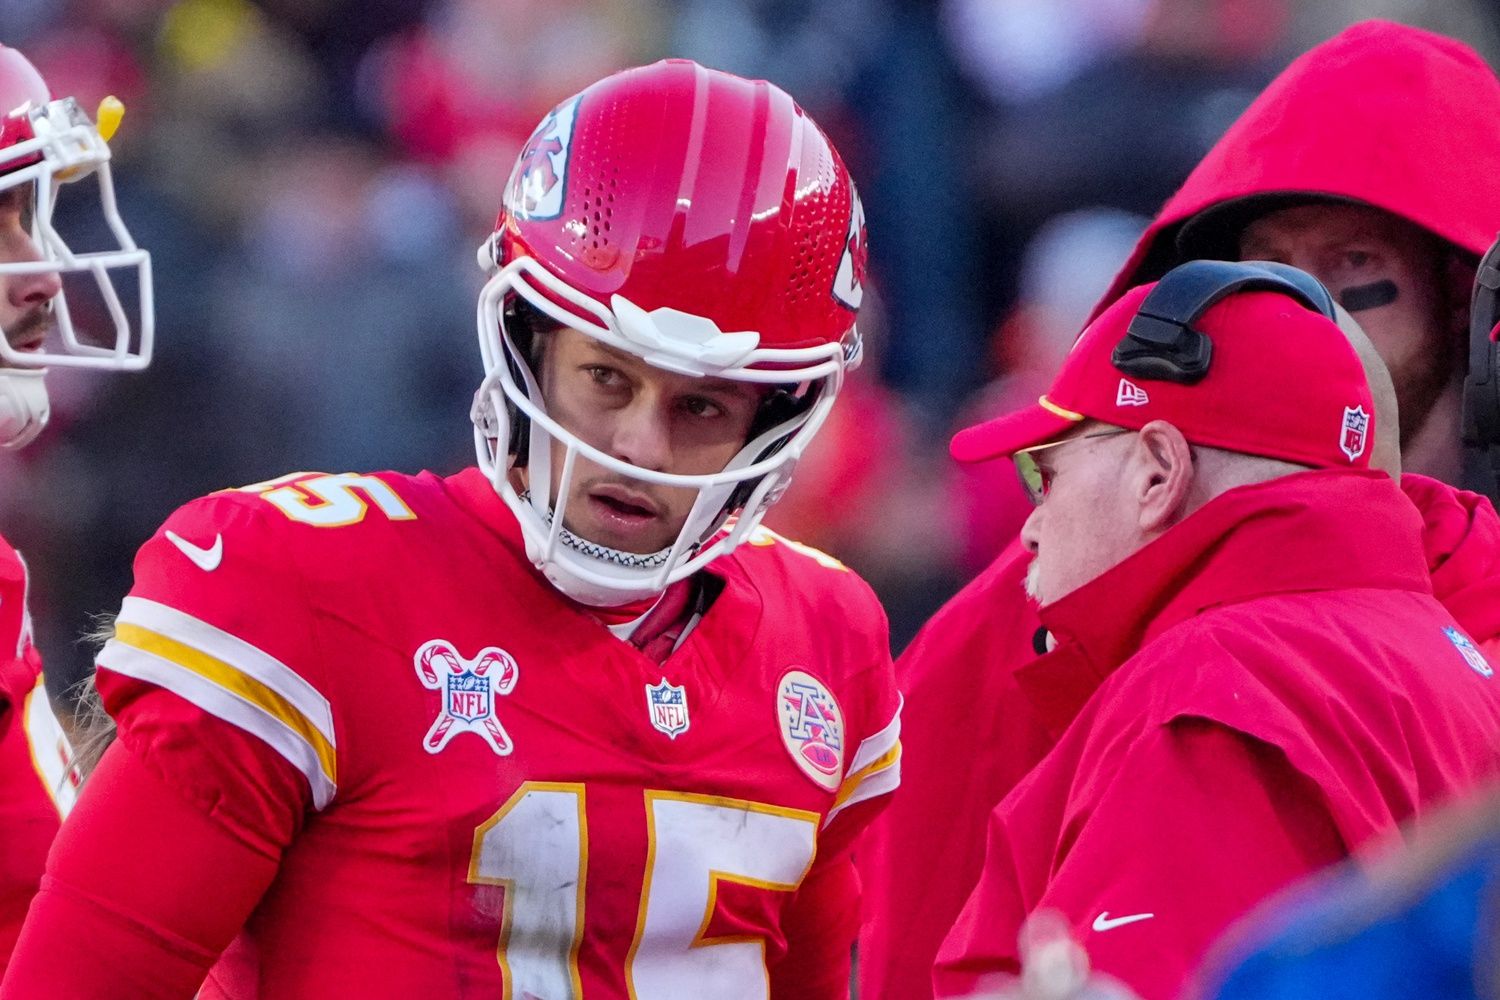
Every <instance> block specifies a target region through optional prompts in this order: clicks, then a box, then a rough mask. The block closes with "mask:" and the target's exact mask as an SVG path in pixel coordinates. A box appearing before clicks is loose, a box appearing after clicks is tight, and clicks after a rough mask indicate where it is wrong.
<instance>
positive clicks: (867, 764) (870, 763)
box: [823, 702, 901, 827]
mask: <svg viewBox="0 0 1500 1000" xmlns="http://www.w3.org/2000/svg"><path fill="white" fill-rule="evenodd" d="M900 784H901V705H900V703H899V702H898V703H897V705H896V714H895V715H894V716H892V717H891V721H890V722H889V723H888V724H887V725H886V727H885V728H884V729H882V730H880V731H879V732H878V733H875V734H874V735H872V736H869V737H867V738H865V739H864V740H862V741H860V744H859V749H858V750H856V751H855V753H854V759H853V760H852V761H850V762H849V775H848V777H846V778H845V779H844V781H843V784H841V785H840V786H839V790H838V793H837V794H836V795H835V796H834V799H833V808H832V809H830V810H828V815H827V816H825V817H824V819H823V826H825V827H827V826H828V824H829V823H831V822H833V818H834V817H835V816H837V815H838V814H839V813H841V812H843V811H844V810H845V809H848V808H849V807H850V806H852V805H854V804H856V803H858V802H864V801H866V800H867V799H873V798H876V797H877V796H880V795H886V794H889V793H891V792H894V791H895V790H896V788H897V787H898V786H900Z"/></svg>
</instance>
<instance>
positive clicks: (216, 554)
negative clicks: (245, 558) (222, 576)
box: [167, 529, 224, 573]
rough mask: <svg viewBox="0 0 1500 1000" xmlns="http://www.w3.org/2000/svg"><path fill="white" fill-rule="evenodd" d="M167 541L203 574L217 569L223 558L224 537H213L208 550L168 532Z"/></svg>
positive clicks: (172, 532)
mask: <svg viewBox="0 0 1500 1000" xmlns="http://www.w3.org/2000/svg"><path fill="white" fill-rule="evenodd" d="M167 541H169V542H171V543H172V544H173V545H175V546H177V549H178V551H180V552H181V553H182V554H183V555H185V556H187V557H188V558H189V559H191V560H192V561H193V565H194V566H197V567H198V568H199V569H201V570H202V571H203V572H205V573H212V572H213V571H214V570H216V569H218V568H219V562H220V560H222V559H223V558H224V536H223V535H214V543H213V544H212V545H210V546H209V547H208V548H206V549H205V548H203V547H202V546H199V545H194V544H193V543H192V542H190V541H188V540H187V539H186V538H183V537H182V536H181V535H179V534H178V533H177V532H175V531H172V530H170V529H169V530H168V531H167Z"/></svg>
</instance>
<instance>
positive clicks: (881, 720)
mask: <svg viewBox="0 0 1500 1000" xmlns="http://www.w3.org/2000/svg"><path fill="white" fill-rule="evenodd" d="M859 587H860V589H861V591H862V592H863V593H864V594H865V595H866V596H867V604H868V611H867V612H865V613H864V614H863V615H858V616H856V615H855V614H854V613H853V612H851V613H850V621H851V624H855V625H857V624H858V623H859V622H860V621H862V620H863V621H867V622H868V627H867V628H863V629H858V630H857V634H858V635H859V636H860V637H861V640H862V641H863V642H864V643H865V645H864V648H863V649H862V650H861V651H860V652H859V653H858V654H856V655H857V656H858V657H859V659H860V660H861V661H862V662H863V664H864V668H863V669H861V670H858V671H857V672H854V673H853V675H852V676H851V678H850V680H849V682H848V686H847V687H846V689H845V691H846V694H845V704H846V706H848V707H847V708H846V710H845V714H846V722H847V723H848V727H849V728H848V733H849V736H850V737H851V738H850V739H849V742H850V744H851V746H850V749H849V754H850V755H849V757H848V758H847V759H848V761H849V763H848V764H847V765H846V766H845V768H844V778H843V781H841V782H840V783H839V787H838V790H837V791H836V792H835V794H834V801H833V806H832V808H830V809H829V810H828V812H827V813H826V814H825V816H824V818H823V832H822V834H821V835H820V836H819V847H818V850H819V853H820V854H831V853H834V852H841V851H843V850H846V849H847V848H848V847H849V845H850V843H851V842H852V841H853V839H854V838H856V837H857V836H858V835H859V834H860V833H861V832H863V831H864V830H865V829H866V828H867V827H868V826H869V825H870V823H871V822H872V821H873V820H874V818H875V817H876V815H878V814H879V812H880V811H881V810H882V809H884V808H885V807H886V805H887V804H888V803H889V802H890V798H891V795H892V793H894V792H895V791H896V789H897V787H899V786H900V784H901V692H900V691H899V690H897V688H896V669H895V666H894V665H893V664H892V662H891V653H890V626H889V625H888V624H887V622H886V618H885V612H884V611H883V610H881V608H880V605H879V602H878V601H876V599H875V596H874V594H873V593H871V592H870V591H869V588H868V587H866V586H865V585H864V583H863V582H862V581H861V582H860V583H859Z"/></svg>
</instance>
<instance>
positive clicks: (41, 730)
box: [21, 677, 83, 819]
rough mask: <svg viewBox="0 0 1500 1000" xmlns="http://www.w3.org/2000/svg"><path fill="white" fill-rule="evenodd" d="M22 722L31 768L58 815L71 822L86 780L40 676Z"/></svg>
mask: <svg viewBox="0 0 1500 1000" xmlns="http://www.w3.org/2000/svg"><path fill="white" fill-rule="evenodd" d="M21 723H22V725H23V726H24V727H25V730H26V746H27V749H28V750H29V751H30V753H31V766H32V768H33V769H34V770H35V771H36V775H37V778H38V779H39V780H40V781H41V783H42V787H43V788H44V789H46V792H47V798H48V799H50V800H51V802H52V805H53V806H54V807H55V808H56V809H57V813H58V816H59V817H61V818H63V819H67V817H68V813H69V812H71V811H72V810H73V804H74V803H75V802H77V801H78V789H79V787H80V786H81V785H82V783H83V780H82V778H81V777H80V776H79V774H78V769H77V768H76V767H74V765H73V748H72V747H71V746H70V745H69V744H68V737H67V735H66V734H65V733H64V732H63V728H62V723H60V722H58V721H57V716H56V715H54V714H53V712H52V704H51V702H49V701H48V700H47V687H46V685H45V684H44V683H43V682H42V679H41V678H40V677H38V678H37V681H36V687H34V688H32V689H31V692H30V693H29V694H28V695H26V703H25V705H24V706H22V711H21Z"/></svg>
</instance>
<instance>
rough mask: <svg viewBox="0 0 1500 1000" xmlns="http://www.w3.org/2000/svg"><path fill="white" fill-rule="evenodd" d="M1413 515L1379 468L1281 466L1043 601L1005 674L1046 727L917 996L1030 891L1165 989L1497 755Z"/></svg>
mask: <svg viewBox="0 0 1500 1000" xmlns="http://www.w3.org/2000/svg"><path fill="white" fill-rule="evenodd" d="M1351 512H1358V516H1351ZM1420 530H1421V522H1420V518H1419V517H1418V515H1417V513H1416V511H1415V510H1414V509H1413V508H1412V506H1411V505H1410V504H1409V503H1407V502H1406V501H1405V500H1404V499H1403V498H1402V496H1401V494H1400V492H1399V491H1398V490H1397V489H1396V487H1395V485H1394V484H1392V483H1391V482H1390V480H1389V479H1387V478H1386V477H1384V476H1382V475H1380V474H1378V473H1367V472H1326V471H1324V472H1308V473H1301V474H1298V475H1294V476H1288V477H1285V478H1282V479H1277V480H1273V481H1271V482H1268V483H1262V484H1259V485H1255V486H1249V487H1243V488H1240V489H1235V490H1231V491H1230V492H1228V493H1226V494H1224V495H1223V496H1221V497H1219V498H1218V499H1216V500H1214V501H1212V502H1211V503H1209V504H1208V505H1206V506H1205V507H1204V508H1203V509H1202V510H1200V511H1198V512H1197V513H1196V514H1194V515H1193V516H1191V517H1189V518H1188V519H1187V520H1186V521H1184V522H1182V524H1180V525H1178V526H1176V527H1175V528H1173V529H1172V530H1171V531H1169V532H1168V533H1167V534H1165V535H1164V536H1162V537H1161V538H1159V539H1157V540H1156V541H1155V542H1153V543H1151V544H1150V545H1148V546H1146V547H1145V548H1144V549H1141V550H1140V551H1138V552H1137V553H1135V554H1134V555H1132V556H1131V557H1130V558H1128V559H1126V560H1125V561H1124V562H1122V563H1120V564H1119V565H1117V566H1115V567H1114V568H1113V569H1111V570H1110V571H1108V572H1107V573H1105V574H1103V575H1102V576H1100V577H1099V578H1097V579H1096V580H1094V581H1093V582H1092V583H1089V584H1086V585H1085V586H1083V587H1081V588H1079V589H1078V590H1076V591H1074V592H1073V593H1071V594H1069V595H1067V596H1066V597H1063V598H1062V599H1060V600H1058V601H1056V602H1054V603H1052V604H1049V605H1048V606H1046V607H1045V608H1043V609H1042V612H1041V616H1042V620H1043V622H1044V623H1045V624H1046V625H1047V627H1048V629H1049V630H1050V631H1051V632H1052V634H1054V635H1055V636H1057V637H1058V638H1059V640H1060V642H1059V645H1058V647H1057V649H1055V650H1054V651H1053V652H1051V653H1049V654H1047V655H1046V656H1043V657H1041V658H1039V659H1037V660H1035V661H1033V662H1032V663H1031V664H1029V665H1027V666H1026V667H1025V668H1024V669H1022V670H1019V671H1016V672H1015V680H1016V682H1017V684H1018V685H1019V687H1020V690H1021V692H1022V695H1023V696H1024V697H1025V698H1026V699H1027V701H1028V702H1029V703H1030V704H1031V706H1032V708H1033V709H1034V710H1035V711H1036V713H1037V715H1038V717H1039V718H1041V720H1042V722H1043V724H1044V726H1046V727H1047V728H1048V729H1049V730H1050V731H1052V732H1055V733H1057V734H1058V735H1059V739H1058V742H1057V745H1056V746H1055V747H1054V748H1053V749H1052V750H1051V752H1049V753H1048V755H1047V757H1046V758H1045V759H1044V760H1043V761H1042V762H1041V764H1039V765H1038V766H1037V767H1036V768H1035V769H1034V770H1033V771H1032V772H1031V773H1030V774H1028V775H1027V776H1026V777H1025V778H1024V779H1023V780H1022V781H1021V782H1020V783H1019V784H1018V785H1017V786H1016V788H1015V789H1014V790H1013V791H1012V792H1011V793H1010V794H1009V795H1008V796H1006V798H1005V800H1004V801H1003V802H1002V803H1001V804H1000V806H999V808H997V809H996V810H995V812H994V814H993V815H992V817H991V820H990V828H989V845H988V851H987V854H986V859H985V868H984V872H983V874H982V876H981V879H980V882H979V885H978V886H977V887H976V889H975V891H974V894H973V895H972V896H971V897H970V899H969V902H968V904H967V905H966V906H965V908H964V912H963V913H962V915H961V916H960V918H959V921H958V923H957V924H956V925H955V926H954V929H953V931H952V933H951V934H950V935H949V937H948V939H947V941H945V943H944V945H943V947H942V950H941V951H940V953H939V957H938V966H937V969H936V972H935V977H934V978H935V982H936V984H937V987H938V993H939V995H940V996H962V995H966V994H967V993H968V992H970V991H971V990H973V989H975V988H976V987H978V986H980V985H982V977H983V976H984V975H986V974H989V973H1000V972H1014V971H1016V969H1017V963H1016V936H1017V933H1018V932H1019V930H1020V926H1021V923H1022V922H1023V921H1024V919H1025V918H1026V916H1027V915H1028V914H1030V913H1031V912H1033V911H1034V910H1036V909H1038V908H1040V907H1048V908H1054V909H1057V910H1059V911H1061V912H1062V913H1063V915H1064V916H1065V917H1067V918H1068V919H1069V920H1070V922H1071V923H1072V924H1073V926H1074V930H1075V933H1076V934H1077V935H1078V937H1079V939H1080V940H1081V941H1082V943H1083V944H1084V946H1085V947H1086V948H1087V949H1088V951H1089V954H1090V958H1091V960H1092V962H1093V964H1094V966H1095V967H1097V968H1099V969H1101V970H1103V971H1105V972H1108V973H1110V974H1113V975H1115V976H1117V977H1119V978H1121V979H1123V980H1124V981H1125V982H1127V983H1128V984H1130V985H1131V986H1132V987H1133V988H1134V989H1135V990H1137V991H1138V992H1139V993H1140V994H1141V995H1142V996H1143V997H1146V998H1148V1000H1158V998H1160V1000H1165V998H1169V997H1172V996H1175V995H1176V992H1177V990H1178V989H1179V988H1180V986H1181V985H1182V982H1183V980H1184V979H1185V977H1186V975H1187V974H1188V972H1190V971H1191V970H1192V969H1193V968H1194V967H1195V966H1196V965H1197V964H1198V962H1199V961H1200V959H1201V958H1202V955H1203V952H1204V951H1205V950H1206V948H1207V946H1208V944H1209V943H1210V942H1211V941H1212V940H1213V939H1214V938H1215V937H1216V936H1217V935H1218V933H1219V932H1220V931H1221V930H1222V929H1223V928H1224V927H1225V926H1226V925H1227V924H1228V923H1229V922H1230V921H1232V920H1233V919H1234V918H1236V917H1238V916H1240V915H1242V914H1243V913H1244V912H1245V911H1246V910H1248V909H1249V908H1250V907H1251V906H1253V905H1254V904H1255V903H1257V902H1258V901H1260V900H1261V899H1263V898H1265V897H1266V896H1268V895H1270V894H1271V893H1272V892H1274V891H1276V890H1277V889H1279V888H1281V887H1282V886H1284V885H1286V884H1288V883H1289V882H1291V881H1292V880H1294V879H1296V878H1297V877H1299V876H1301V875H1304V874H1306V873H1308V872H1310V871H1313V870H1315V869H1317V868H1319V867H1322V866H1323V865H1325V864H1328V863H1330V862H1332V861H1335V860H1337V859H1339V858H1340V857H1343V856H1345V855H1347V854H1350V853H1353V852H1356V851H1358V850H1359V849H1360V848H1361V847H1363V846H1365V845H1367V844H1368V843H1370V842H1371V841H1372V839H1374V838H1377V837H1378V836H1380V835H1382V834H1387V833H1390V832H1392V831H1394V830H1395V829H1396V828H1397V826H1398V825H1399V824H1403V823H1408V824H1411V825H1410V826H1409V827H1408V830H1416V831H1418V832H1419V831H1420V819H1421V818H1422V817H1423V816H1425V814H1426V811H1427V810H1428V808H1429V807H1431V806H1433V805H1435V804H1437V803H1440V802H1442V801H1443V800H1445V799H1448V798H1449V797H1451V796H1453V795H1455V794H1457V793H1461V792H1463V791H1466V790H1468V789H1471V788H1474V787H1476V786H1478V785H1479V784H1481V783H1482V782H1484V781H1485V780H1487V779H1488V778H1490V777H1491V776H1493V775H1495V774H1497V773H1500V739H1497V737H1500V679H1496V678H1495V677H1494V676H1493V674H1494V670H1493V668H1492V667H1490V666H1489V665H1488V664H1487V663H1486V662H1485V661H1484V660H1483V658H1482V657H1480V656H1479V654H1478V653H1477V652H1476V651H1475V650H1474V649H1473V645H1472V644H1471V643H1470V642H1469V640H1468V639H1467V637H1465V636H1464V635H1463V634H1462V632H1461V631H1460V630H1459V629H1458V627H1457V625H1456V623H1455V621H1454V619H1453V617H1452V616H1451V615H1449V614H1448V613H1447V612H1446V611H1445V610H1444V609H1443V607H1442V606H1441V605H1440V604H1439V603H1438V602H1437V601H1436V600H1434V599H1433V597H1432V592H1431V581H1430V578H1429V576H1428V573H1427V568H1426V563H1425V559H1424V553H1423V546H1422V543H1421V536H1420ZM1413 821H1416V822H1413Z"/></svg>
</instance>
